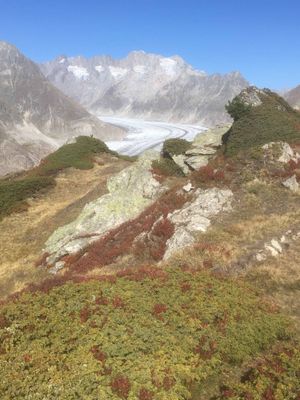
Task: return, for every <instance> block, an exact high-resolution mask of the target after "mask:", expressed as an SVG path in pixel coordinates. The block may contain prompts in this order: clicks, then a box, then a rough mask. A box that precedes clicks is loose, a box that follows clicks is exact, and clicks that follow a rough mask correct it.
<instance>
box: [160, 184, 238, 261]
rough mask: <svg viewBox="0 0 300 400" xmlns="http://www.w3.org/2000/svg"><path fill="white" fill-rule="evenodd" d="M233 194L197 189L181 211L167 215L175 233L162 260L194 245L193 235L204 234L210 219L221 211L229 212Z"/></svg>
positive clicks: (214, 189) (229, 191) (230, 192)
mask: <svg viewBox="0 0 300 400" xmlns="http://www.w3.org/2000/svg"><path fill="white" fill-rule="evenodd" d="M232 198H233V193H232V191H231V190H228V189H226V190H221V189H218V188H213V189H207V190H203V189H197V190H196V191H195V194H194V200H192V201H191V202H190V203H187V204H186V205H185V206H184V207H183V208H182V209H180V210H176V211H174V212H173V213H172V214H169V215H168V219H169V220H170V221H171V222H172V223H173V224H174V226H175V232H174V234H173V236H172V237H171V238H170V239H169V240H168V241H167V243H166V252H165V255H164V259H168V258H169V257H170V256H171V255H172V254H173V253H174V252H176V251H178V250H180V249H182V248H184V247H186V246H188V245H191V244H193V243H194V241H195V238H194V234H195V233H197V232H205V231H206V230H207V228H208V227H209V226H210V223H211V220H210V218H212V217H214V216H215V215H217V214H219V213H220V212H221V211H229V210H231V202H232Z"/></svg>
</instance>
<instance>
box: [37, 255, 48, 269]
mask: <svg viewBox="0 0 300 400" xmlns="http://www.w3.org/2000/svg"><path fill="white" fill-rule="evenodd" d="M49 256H50V254H49V253H44V254H42V255H41V257H40V258H38V259H37V260H36V262H35V263H34V265H35V267H40V266H44V265H46V259H47V258H48V257H49Z"/></svg>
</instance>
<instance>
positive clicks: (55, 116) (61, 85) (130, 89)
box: [0, 41, 300, 175]
mask: <svg viewBox="0 0 300 400" xmlns="http://www.w3.org/2000/svg"><path fill="white" fill-rule="evenodd" d="M248 86H249V84H248V82H247V80H246V79H244V78H243V76H242V75H241V74H240V73H239V72H232V73H229V74H225V75H221V74H212V75H208V74H206V73H205V72H203V71H199V70H196V69H193V68H192V67H191V66H190V65H189V64H187V63H186V62H185V61H184V60H183V59H182V58H180V57H178V56H173V57H163V56H160V55H156V54H147V53H145V52H143V51H134V52H131V53H129V54H128V56H127V57H125V58H123V59H120V60H116V59H113V58H112V57H110V56H95V57H92V58H84V57H81V56H78V57H67V56H60V57H58V58H56V59H55V60H54V61H49V62H46V63H44V64H41V65H39V66H38V65H37V64H35V63H34V62H32V61H31V60H29V59H28V58H26V57H25V56H24V55H23V54H21V53H20V52H19V51H18V49H17V48H16V47H14V46H12V45H10V44H8V43H6V42H1V41H0V175H4V174H6V173H10V172H16V171H19V170H22V169H27V168H30V167H32V166H33V165H36V164H37V163H38V162H39V161H40V159H41V158H43V157H44V156H45V155H47V154H48V153H50V152H51V151H53V150H55V149H56V148H57V147H58V146H60V145H62V144H63V143H65V142H66V141H68V140H70V139H71V138H73V137H74V136H78V135H94V136H95V137H98V138H100V139H103V140H114V139H121V138H122V137H124V131H123V130H122V129H120V128H118V127H116V126H113V125H110V124H107V123H104V122H102V121H100V120H99V119H98V118H97V116H101V115H102V116H104V115H106V116H107V115H114V116H124V117H131V118H142V119H149V120H159V121H169V122H180V123H197V124H201V125H204V126H211V125H216V124H218V123H224V122H228V121H230V118H229V116H228V114H227V113H226V111H225V108H224V106H225V104H226V103H227V102H228V101H229V100H231V99H232V98H233V97H235V96H236V95H237V94H238V93H240V91H241V90H242V89H244V88H246V87H248ZM285 98H286V99H287V101H288V102H289V103H290V104H291V105H292V106H294V107H298V108H299V107H300V86H299V87H297V88H295V89H293V90H291V91H289V92H287V93H285ZM87 110H88V111H87ZM92 114H93V115H92Z"/></svg>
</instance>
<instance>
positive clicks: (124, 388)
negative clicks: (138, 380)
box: [111, 375, 131, 399]
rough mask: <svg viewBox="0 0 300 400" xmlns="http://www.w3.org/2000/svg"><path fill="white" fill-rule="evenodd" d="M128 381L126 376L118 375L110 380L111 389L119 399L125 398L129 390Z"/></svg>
mask: <svg viewBox="0 0 300 400" xmlns="http://www.w3.org/2000/svg"><path fill="white" fill-rule="evenodd" d="M130 387H131V385H130V382H129V379H128V378H127V377H126V376H122V375H118V376H116V377H115V378H114V379H113V380H112V381H111V388H112V391H113V392H114V393H115V394H116V395H117V396H119V397H120V398H121V399H127V398H128V395H129V392H130Z"/></svg>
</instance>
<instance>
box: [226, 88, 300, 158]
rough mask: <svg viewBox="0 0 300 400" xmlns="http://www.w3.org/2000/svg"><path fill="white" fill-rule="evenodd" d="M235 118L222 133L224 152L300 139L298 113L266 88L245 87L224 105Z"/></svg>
mask: <svg viewBox="0 0 300 400" xmlns="http://www.w3.org/2000/svg"><path fill="white" fill-rule="evenodd" d="M227 110H228V112H229V113H230V115H231V116H232V118H233V119H234V123H233V125H232V127H231V128H230V130H229V131H228V132H227V133H226V134H225V135H224V137H223V141H224V143H225V144H226V151H227V154H230V155H233V154H236V153H237V152H238V151H240V150H247V149H249V148H253V147H257V146H260V145H263V144H266V143H268V142H271V141H279V140H283V141H287V142H295V141H299V139H300V113H299V112H297V111H296V110H294V109H293V108H292V107H291V106H290V105H289V104H288V103H287V102H286V101H285V100H284V99H283V98H282V97H280V96H279V95H278V94H276V93H274V92H271V90H269V89H258V88H256V87H255V86H251V87H248V88H247V89H244V90H243V91H242V92H241V93H240V94H239V95H238V96H236V97H235V98H234V99H233V101H232V102H231V103H230V104H229V105H228V106H227Z"/></svg>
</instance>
